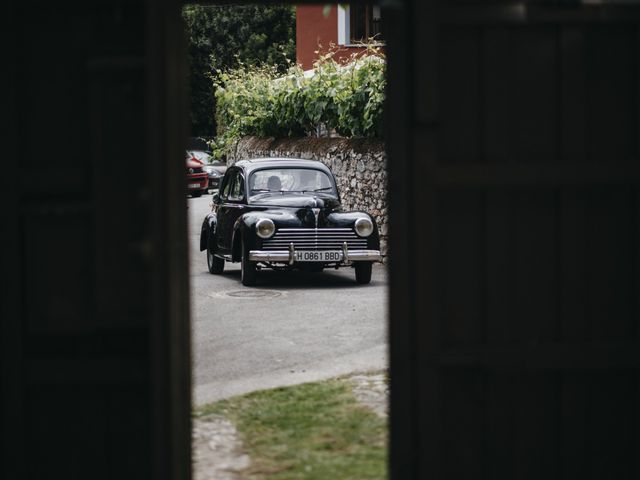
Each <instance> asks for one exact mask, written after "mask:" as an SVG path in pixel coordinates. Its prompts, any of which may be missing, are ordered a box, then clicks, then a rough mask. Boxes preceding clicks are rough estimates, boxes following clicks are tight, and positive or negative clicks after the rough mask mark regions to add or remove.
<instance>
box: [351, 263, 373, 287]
mask: <svg viewBox="0 0 640 480" xmlns="http://www.w3.org/2000/svg"><path fill="white" fill-rule="evenodd" d="M354 263H355V265H354V268H355V269H356V283H358V284H360V285H365V284H367V283H370V282H371V265H372V263H371V262H357V263H356V262H354Z"/></svg>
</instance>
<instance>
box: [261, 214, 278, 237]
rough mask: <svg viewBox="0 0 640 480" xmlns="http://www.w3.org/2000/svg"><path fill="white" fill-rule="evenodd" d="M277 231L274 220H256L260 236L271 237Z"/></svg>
mask: <svg viewBox="0 0 640 480" xmlns="http://www.w3.org/2000/svg"><path fill="white" fill-rule="evenodd" d="M275 231H276V226H275V225H274V223H273V221H272V220H270V219H268V218H261V219H260V220H258V221H257V222H256V233H257V234H258V236H259V237H260V238H269V237H271V236H272V235H273V234H274V232H275Z"/></svg>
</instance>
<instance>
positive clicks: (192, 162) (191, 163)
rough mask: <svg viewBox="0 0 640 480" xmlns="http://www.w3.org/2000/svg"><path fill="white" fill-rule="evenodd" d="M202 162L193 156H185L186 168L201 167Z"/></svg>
mask: <svg viewBox="0 0 640 480" xmlns="http://www.w3.org/2000/svg"><path fill="white" fill-rule="evenodd" d="M202 166H203V163H202V162H201V161H200V160H197V159H195V158H187V168H202Z"/></svg>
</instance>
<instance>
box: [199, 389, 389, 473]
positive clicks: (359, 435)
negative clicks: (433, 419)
mask: <svg viewBox="0 0 640 480" xmlns="http://www.w3.org/2000/svg"><path fill="white" fill-rule="evenodd" d="M212 413H215V414H218V415H223V416H225V417H226V418H228V419H229V420H231V421H232V422H234V423H235V425H236V428H237V429H238V432H239V434H240V439H241V440H242V442H243V443H244V447H245V449H246V452H247V453H248V454H249V456H250V457H251V460H252V465H251V467H250V468H249V470H248V471H247V472H246V475H247V478H252V479H268V480H285V479H286V480H292V479H305V480H327V479H330V480H343V479H344V480H346V479H349V480H356V479H357V480H360V479H379V480H382V479H385V478H387V472H386V469H387V426H386V422H385V420H383V419H382V418H380V417H379V416H378V415H376V414H375V413H373V412H372V411H370V410H369V409H368V408H366V407H364V406H362V405H361V404H359V403H358V402H357V400H356V399H355V397H354V396H353V394H352V392H351V384H350V383H349V381H348V380H345V379H336V380H329V381H325V382H318V383H307V384H303V385H297V386H294V387H285V388H278V389H274V390H265V391H260V392H254V393H251V394H249V395H245V396H241V397H235V398H231V399H229V400H223V401H221V402H217V403H213V404H210V405H206V406H204V407H201V408H199V409H198V410H197V411H196V412H195V415H196V416H198V417H200V416H206V415H208V414H212Z"/></svg>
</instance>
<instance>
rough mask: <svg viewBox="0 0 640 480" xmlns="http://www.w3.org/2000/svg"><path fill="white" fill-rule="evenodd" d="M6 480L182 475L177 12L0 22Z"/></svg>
mask: <svg viewBox="0 0 640 480" xmlns="http://www.w3.org/2000/svg"><path fill="white" fill-rule="evenodd" d="M2 26H3V28H2V32H3V42H2V48H3V55H2V58H3V78H5V79H6V80H8V85H7V86H6V88H5V89H4V90H3V92H2V93H3V108H2V117H3V129H2V130H3V132H5V133H8V135H6V137H5V136H3V142H2V146H1V147H0V148H2V150H3V156H2V158H3V159H2V166H1V168H2V173H1V174H0V178H1V180H0V183H1V186H2V188H1V189H0V190H1V191H0V200H1V202H0V203H1V204H2V217H1V222H0V224H1V227H0V228H1V232H2V235H1V237H2V249H1V250H0V264H1V265H2V274H3V275H2V276H3V283H2V289H1V291H0V295H1V297H0V308H1V315H0V317H1V320H2V323H1V330H0V338H1V341H2V343H1V346H0V367H1V372H2V373H1V375H0V379H1V387H2V395H1V399H0V402H1V403H0V410H1V412H2V413H1V415H2V416H1V418H0V432H2V439H3V445H2V450H1V452H2V453H1V457H0V477H1V478H3V479H7V480H13V479H42V478H65V479H89V478H90V479H96V480H99V479H115V478H118V479H125V478H132V479H136V480H140V479H163V478H172V479H186V478H188V477H189V471H190V455H189V442H190V428H189V419H190V365H189V334H190V331H189V312H188V298H189V295H188V283H187V279H188V275H187V265H188V263H187V261H186V244H187V243H186V221H185V210H186V209H185V197H186V192H185V179H184V138H185V137H186V130H185V128H184V126H185V124H186V118H187V116H186V110H185V108H184V106H185V105H187V101H186V100H187V98H186V90H185V88H184V82H185V79H186V74H185V70H184V69H183V68H182V67H183V63H184V56H183V52H184V50H183V48H182V47H183V45H182V31H181V24H180V6H179V5H177V2H153V6H152V7H151V6H150V5H149V4H147V3H145V2H142V1H140V2H135V1H134V2H126V4H125V3H121V2H108V1H105V2H97V3H93V4H91V5H89V4H80V3H78V2H56V3H42V2H32V3H28V4H24V3H20V2H12V3H11V4H8V5H7V6H5V8H4V11H3V15H2Z"/></svg>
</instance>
